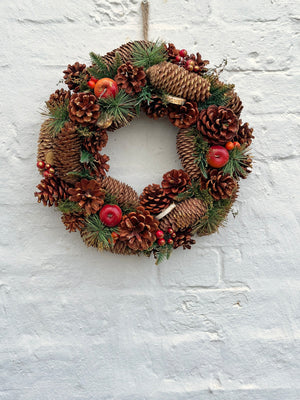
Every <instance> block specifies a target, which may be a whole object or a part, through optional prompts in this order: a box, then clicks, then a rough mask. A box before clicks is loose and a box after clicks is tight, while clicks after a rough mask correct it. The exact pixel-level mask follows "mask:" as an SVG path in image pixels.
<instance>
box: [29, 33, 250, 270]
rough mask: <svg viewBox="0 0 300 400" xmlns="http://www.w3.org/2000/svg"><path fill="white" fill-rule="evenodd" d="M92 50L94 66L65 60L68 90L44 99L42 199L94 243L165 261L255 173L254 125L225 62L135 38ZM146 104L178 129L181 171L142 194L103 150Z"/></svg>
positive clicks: (225, 208)
mask: <svg viewBox="0 0 300 400" xmlns="http://www.w3.org/2000/svg"><path fill="white" fill-rule="evenodd" d="M90 57H91V66H90V67H87V66H86V65H85V64H80V63H79V62H76V63H75V64H73V65H68V67H67V69H66V70H65V71H63V72H64V82H65V84H66V85H67V86H68V89H69V90H65V89H59V90H56V91H55V92H54V93H53V94H51V95H50V98H49V100H48V101H46V107H45V111H44V112H43V114H44V115H45V116H46V119H45V121H44V122H43V124H42V126H41V130H40V134H39V141H38V155H37V167H38V169H39V171H40V173H41V174H42V175H43V179H42V181H41V182H40V184H39V185H38V186H37V189H38V191H37V192H35V196H36V197H37V200H38V202H39V203H43V204H44V205H45V206H46V205H48V206H49V207H51V206H55V207H57V209H58V210H59V211H61V212H62V217H61V219H62V222H63V224H64V225H65V227H66V229H67V230H68V231H70V232H75V231H79V232H80V235H81V237H82V239H83V241H84V242H85V244H86V245H87V246H92V247H95V248H97V249H99V250H109V251H110V252H112V253H117V254H144V255H147V256H150V255H151V254H153V255H154V257H155V259H156V262H157V263H158V262H160V261H162V260H163V259H165V258H169V256H170V254H171V252H172V250H173V249H176V248H178V247H182V248H183V249H190V248H191V246H192V245H193V244H195V240H194V239H193V236H194V235H196V234H197V235H198V236H204V235H209V234H212V233H214V232H216V231H217V230H218V228H219V227H220V226H221V225H223V223H224V221H225V220H226V217H227V215H228V213H229V211H230V209H231V206H232V204H233V202H234V201H235V200H236V198H237V193H238V189H239V180H240V178H246V177H247V175H248V174H249V172H251V162H252V160H251V157H250V155H249V145H250V144H251V142H252V139H253V134H252V133H253V129H252V128H249V125H248V123H243V122H242V120H241V119H240V114H241V111H242V108H243V105H242V102H241V100H240V98H239V96H238V95H237V93H236V92H235V91H234V85H232V84H227V83H224V82H222V81H221V80H220V74H221V72H222V70H223V69H224V65H221V66H219V67H216V68H208V66H207V65H208V63H209V62H208V61H207V60H203V59H202V57H201V55H200V54H199V53H197V54H196V55H194V54H190V55H189V54H188V53H187V51H186V50H184V49H181V50H179V49H177V48H176V47H175V46H174V44H172V43H169V44H165V43H160V42H149V41H134V42H128V43H126V44H124V45H122V46H120V47H119V48H118V49H115V50H113V51H111V52H109V53H107V54H106V55H105V56H99V55H97V54H95V53H93V52H92V53H90ZM141 111H143V112H144V113H145V114H146V115H147V116H148V117H149V118H152V119H154V120H158V119H160V118H165V117H167V118H168V119H169V121H170V122H171V124H173V125H174V126H176V127H177V128H178V129H179V132H178V134H177V152H178V155H179V158H180V160H181V163H182V169H179V170H176V169H173V170H171V171H168V172H166V173H165V174H164V175H163V177H162V181H161V183H160V184H157V183H154V184H150V185H148V186H146V187H145V188H144V190H143V192H142V194H141V195H140V196H138V194H137V193H136V191H135V190H134V189H133V188H131V187H130V186H129V185H127V184H126V183H123V182H120V181H118V180H117V179H114V178H112V177H110V176H108V175H107V171H108V170H109V165H108V161H109V157H108V156H107V155H105V154H103V153H101V151H102V149H103V148H104V147H105V145H106V143H107V141H108V135H110V134H111V132H114V131H116V130H117V129H120V128H122V127H123V126H125V125H127V124H129V123H130V121H132V120H133V119H134V118H136V117H138V116H139V114H140V112H141Z"/></svg>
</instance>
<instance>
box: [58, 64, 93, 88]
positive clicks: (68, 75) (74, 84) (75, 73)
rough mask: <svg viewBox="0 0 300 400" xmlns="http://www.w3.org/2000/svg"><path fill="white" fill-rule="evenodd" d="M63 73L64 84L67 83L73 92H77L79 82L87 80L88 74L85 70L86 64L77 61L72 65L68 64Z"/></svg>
mask: <svg viewBox="0 0 300 400" xmlns="http://www.w3.org/2000/svg"><path fill="white" fill-rule="evenodd" d="M63 73H64V74H65V75H64V80H65V82H66V85H68V88H69V89H70V90H73V91H74V92H76V93H77V92H79V90H80V83H81V82H82V81H83V80H85V81H88V80H89V75H88V73H87V71H86V65H85V64H80V63H79V62H76V63H75V64H73V65H70V64H69V65H68V67H67V69H66V70H65V71H63Z"/></svg>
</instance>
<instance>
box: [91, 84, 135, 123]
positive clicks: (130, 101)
mask: <svg viewBox="0 0 300 400" xmlns="http://www.w3.org/2000/svg"><path fill="white" fill-rule="evenodd" d="M98 102H99V104H100V107H101V118H103V119H107V118H113V119H114V121H115V122H116V123H126V124H127V122H128V118H131V117H132V118H133V117H134V116H135V111H134V107H135V99H134V98H132V97H131V96H129V95H128V94H127V93H126V92H125V91H124V90H120V91H119V92H118V93H117V94H116V96H115V97H113V96H110V97H107V98H100V99H99V100H98Z"/></svg>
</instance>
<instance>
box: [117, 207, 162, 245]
mask: <svg viewBox="0 0 300 400" xmlns="http://www.w3.org/2000/svg"><path fill="white" fill-rule="evenodd" d="M157 229H158V221H157V220H156V219H155V218H154V217H153V216H151V215H150V212H149V211H147V210H145V208H144V207H142V206H139V207H138V208H137V209H136V211H134V212H131V213H129V214H128V215H124V217H123V219H122V221H121V223H120V232H119V240H120V241H122V242H125V243H126V244H127V246H128V247H130V248H131V249H132V250H135V251H137V250H141V251H143V250H147V249H148V248H149V247H150V246H151V245H152V243H153V242H154V241H155V240H156V236H155V233H156V231H157Z"/></svg>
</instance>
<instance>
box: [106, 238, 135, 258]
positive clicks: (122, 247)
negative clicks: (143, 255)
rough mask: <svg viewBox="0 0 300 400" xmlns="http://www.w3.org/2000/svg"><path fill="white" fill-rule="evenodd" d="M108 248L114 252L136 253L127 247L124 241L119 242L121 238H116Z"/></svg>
mask: <svg viewBox="0 0 300 400" xmlns="http://www.w3.org/2000/svg"><path fill="white" fill-rule="evenodd" d="M109 250H110V251H111V252H112V253H114V254H122V255H131V254H136V251H134V250H132V249H131V248H130V247H128V246H127V243H126V242H121V240H117V241H116V242H115V244H114V246H113V247H110V249H109Z"/></svg>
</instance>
